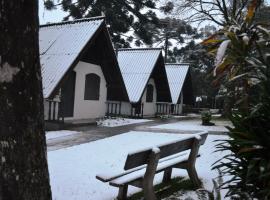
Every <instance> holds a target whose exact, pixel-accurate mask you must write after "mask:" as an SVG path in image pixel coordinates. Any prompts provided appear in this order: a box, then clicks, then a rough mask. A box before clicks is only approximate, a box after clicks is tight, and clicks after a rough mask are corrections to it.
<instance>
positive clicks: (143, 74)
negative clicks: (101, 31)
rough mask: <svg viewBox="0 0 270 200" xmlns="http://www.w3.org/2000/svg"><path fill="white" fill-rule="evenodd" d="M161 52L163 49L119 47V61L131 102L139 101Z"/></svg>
mask: <svg viewBox="0 0 270 200" xmlns="http://www.w3.org/2000/svg"><path fill="white" fill-rule="evenodd" d="M160 54H161V49H157V48H155V49H154V48H152V49H151V48H149V49H143V48H140V49H119V50H118V54H117V55H118V56H117V59H118V63H119V67H120V70H121V73H122V76H123V79H124V83H125V86H126V89H127V93H128V97H129V100H130V101H131V102H134V103H135V102H138V101H140V98H141V96H142V94H143V91H144V88H145V86H146V84H147V81H148V80H149V78H150V75H151V73H152V71H153V69H154V67H155V64H156V62H157V60H158V58H159V55H160Z"/></svg>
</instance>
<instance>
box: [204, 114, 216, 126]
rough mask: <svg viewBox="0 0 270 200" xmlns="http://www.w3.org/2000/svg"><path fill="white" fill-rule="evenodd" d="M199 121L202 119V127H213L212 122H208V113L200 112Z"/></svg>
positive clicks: (210, 115)
mask: <svg viewBox="0 0 270 200" xmlns="http://www.w3.org/2000/svg"><path fill="white" fill-rule="evenodd" d="M201 119H202V125H205V126H210V125H214V124H213V123H212V122H210V121H211V119H212V114H211V112H210V111H202V112H201Z"/></svg>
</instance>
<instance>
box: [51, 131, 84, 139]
mask: <svg viewBox="0 0 270 200" xmlns="http://www.w3.org/2000/svg"><path fill="white" fill-rule="evenodd" d="M78 133H79V132H77V131H68V130H61V131H47V132H46V140H52V139H56V138H60V137H67V136H71V135H74V134H78Z"/></svg>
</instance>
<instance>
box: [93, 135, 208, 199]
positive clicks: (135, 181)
mask: <svg viewBox="0 0 270 200" xmlns="http://www.w3.org/2000/svg"><path fill="white" fill-rule="evenodd" d="M207 135H208V132H206V131H205V132H201V133H199V134H196V135H194V136H190V137H186V138H183V139H179V140H176V141H173V142H170V143H166V144H162V145H159V146H157V147H153V148H147V149H144V150H140V151H137V152H133V153H130V154H128V156H127V159H126V163H125V166H124V171H122V172H121V173H118V174H115V175H112V174H99V175H97V176H96V178H97V179H98V180H100V181H102V182H109V184H110V185H111V186H114V187H118V188H119V192H118V197H117V198H118V199H119V200H122V199H126V198H127V190H128V185H132V186H135V187H139V188H142V189H143V191H144V197H145V199H146V200H155V199H156V197H155V193H154V186H153V180H154V176H155V174H157V173H159V172H164V175H163V182H167V181H169V180H170V179H171V174H172V169H173V168H180V169H186V170H187V172H188V175H189V177H190V179H191V181H192V183H193V184H194V185H195V186H196V187H200V186H201V181H200V179H199V178H198V175H197V172H196V169H195V162H196V158H197V156H198V151H199V148H200V145H203V144H204V142H205V140H206V138H207ZM187 150H190V153H188V152H184V151H187Z"/></svg>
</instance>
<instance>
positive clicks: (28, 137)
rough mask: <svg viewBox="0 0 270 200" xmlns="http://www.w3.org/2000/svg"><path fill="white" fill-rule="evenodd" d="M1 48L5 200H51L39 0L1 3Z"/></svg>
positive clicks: (0, 184) (0, 188) (0, 156)
mask: <svg viewBox="0 0 270 200" xmlns="http://www.w3.org/2000/svg"><path fill="white" fill-rule="evenodd" d="M0 44H1V45H0V199H1V200H36V199H39V200H49V199H51V191H50V185H49V174H48V167H47V158H46V141H45V133H44V118H43V95H42V85H41V70H40V63H39V47H38V1H37V0H34V1H33V0H0Z"/></svg>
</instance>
